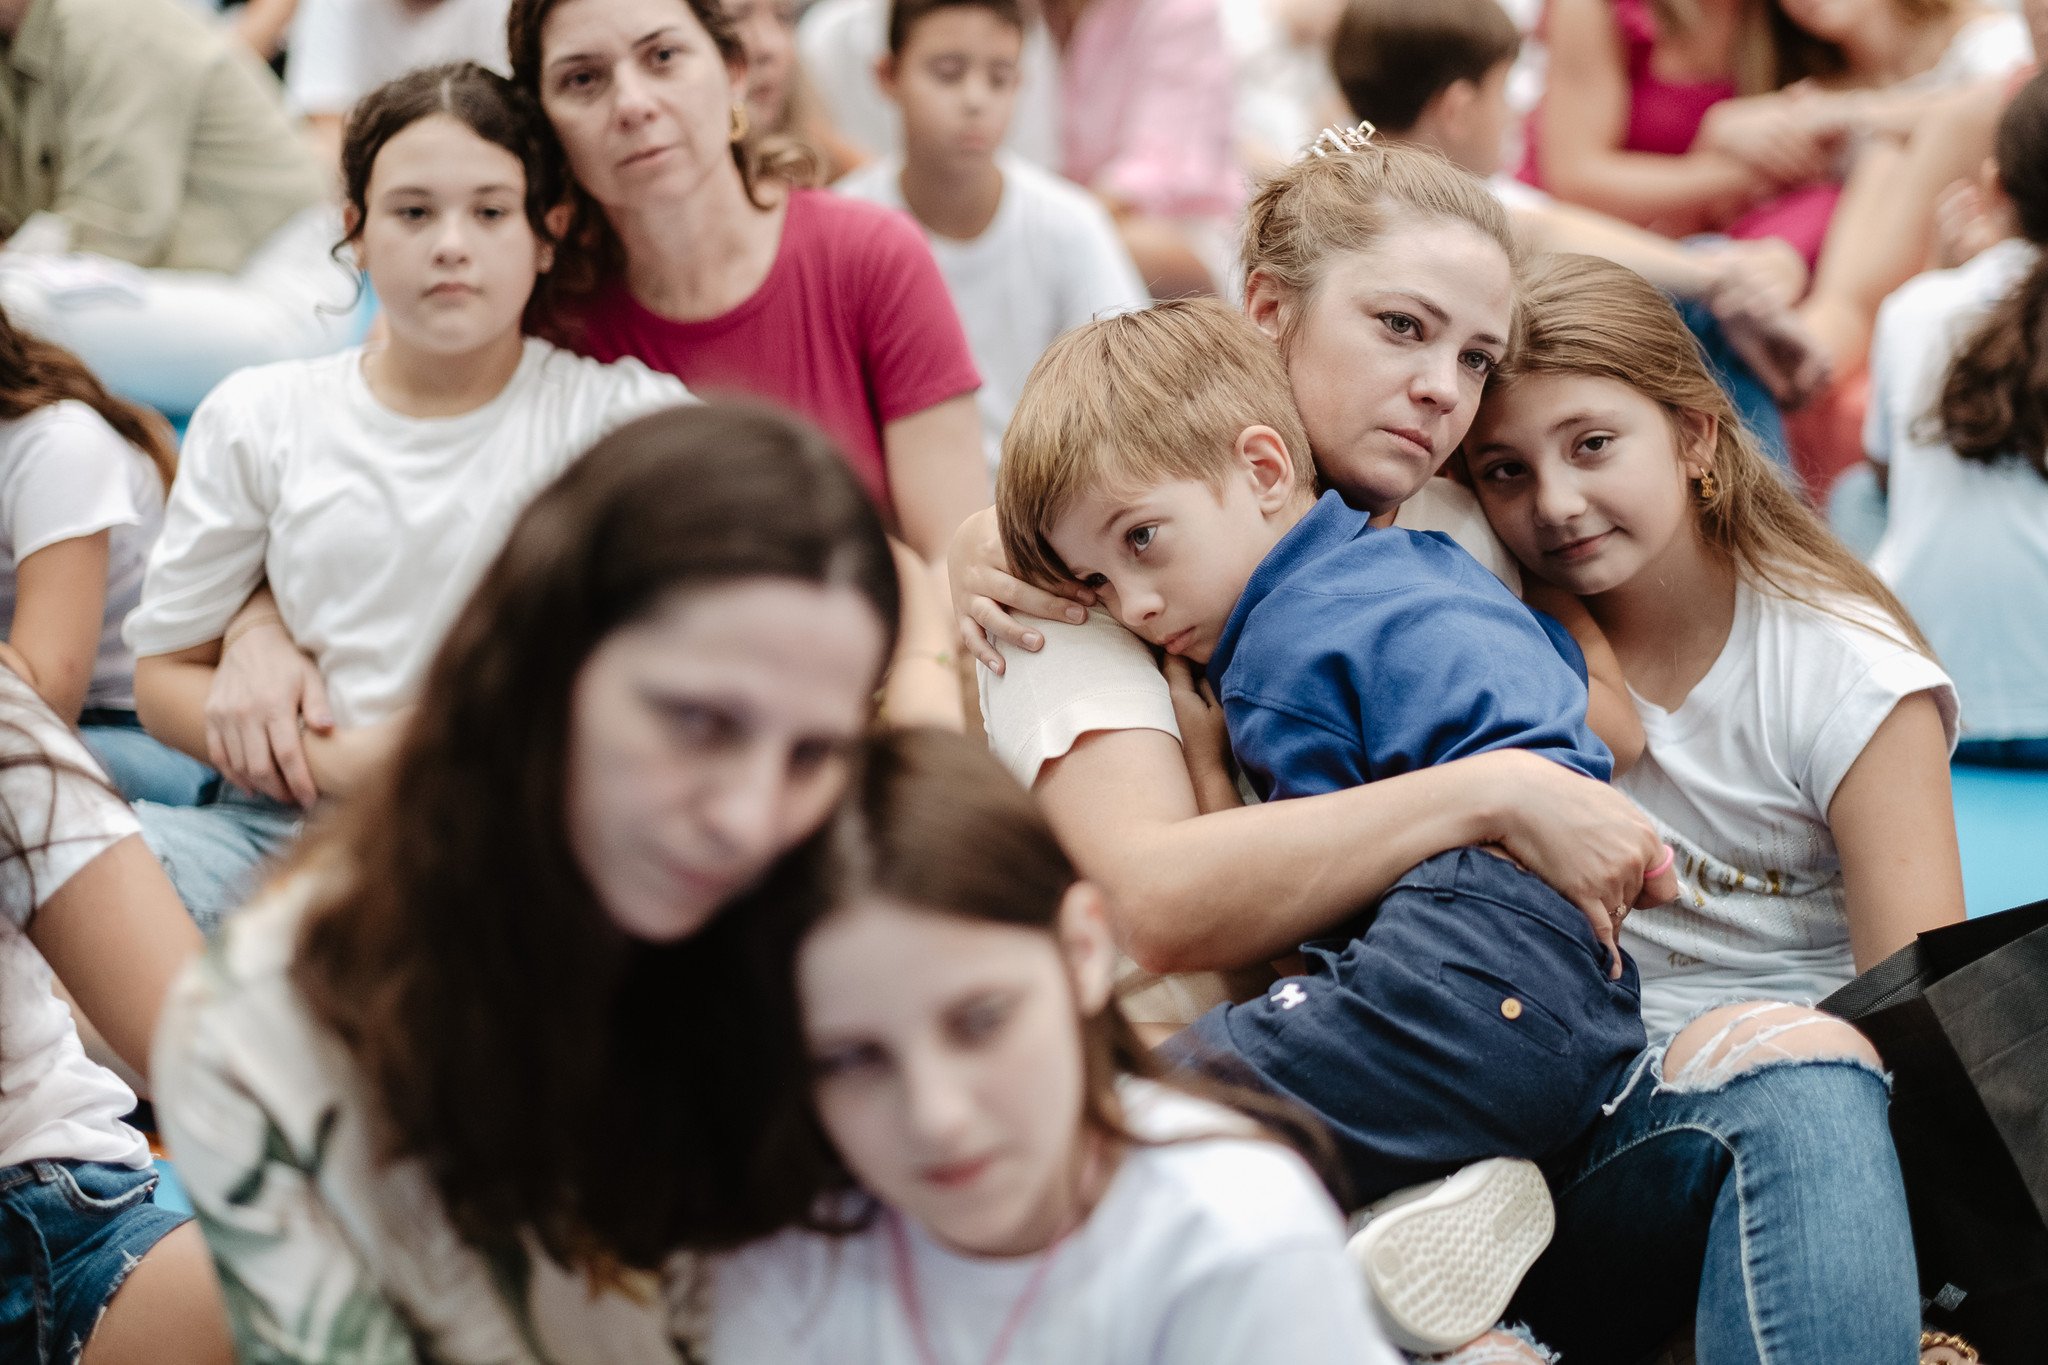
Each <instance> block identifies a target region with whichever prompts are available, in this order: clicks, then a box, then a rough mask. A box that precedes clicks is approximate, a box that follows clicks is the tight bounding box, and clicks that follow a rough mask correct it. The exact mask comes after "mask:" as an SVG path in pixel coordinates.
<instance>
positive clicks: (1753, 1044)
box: [1658, 1002, 1884, 1094]
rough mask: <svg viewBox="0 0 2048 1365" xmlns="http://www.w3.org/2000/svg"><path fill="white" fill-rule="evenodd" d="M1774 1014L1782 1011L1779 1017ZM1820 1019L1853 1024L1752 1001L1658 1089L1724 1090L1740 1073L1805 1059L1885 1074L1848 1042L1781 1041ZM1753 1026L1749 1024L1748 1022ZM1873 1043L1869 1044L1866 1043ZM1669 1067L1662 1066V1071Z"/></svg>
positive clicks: (1793, 1007) (1836, 1025) (1830, 1023)
mask: <svg viewBox="0 0 2048 1365" xmlns="http://www.w3.org/2000/svg"><path fill="white" fill-rule="evenodd" d="M1772 1016H1776V1019H1775V1021H1773V1018H1772ZM1816 1025H1821V1026H1827V1027H1832V1028H1847V1027H1848V1026H1847V1025H1846V1024H1844V1023H1842V1021H1841V1020H1839V1019H1836V1018H1834V1017H1832V1016H1831V1015H1826V1014H1820V1013H1816V1012H1815V1011H1813V1010H1809V1009H1804V1008H1801V1007H1799V1006H1797V1005H1785V1004H1779V1003H1776V1002H1770V1003H1765V1004H1758V1005H1752V1006H1750V1007H1749V1008H1747V1009H1744V1010H1741V1011H1739V1012H1738V1013H1736V1014H1735V1015H1734V1016H1733V1017H1731V1018H1730V1019H1729V1020H1728V1021H1727V1022H1726V1023H1724V1024H1723V1025H1722V1026H1721V1028H1720V1029H1719V1030H1718V1031H1717V1032H1716V1033H1715V1034H1714V1036H1713V1037H1711V1038H1709V1039H1707V1041H1706V1042H1704V1043H1702V1044H1701V1045H1700V1046H1699V1047H1698V1048H1696V1049H1695V1050H1694V1051H1693V1054H1692V1055H1691V1056H1690V1057H1688V1058H1686V1060H1685V1064H1684V1065H1683V1066H1681V1067H1679V1068H1678V1072H1677V1074H1676V1075H1661V1076H1660V1079H1659V1083H1658V1089H1660V1090H1669V1091H1675V1092H1678V1093H1681V1094H1683V1093H1687V1092H1696V1091H1702V1090H1718V1089H1720V1088H1721V1087H1722V1086H1724V1085H1726V1084H1728V1082H1730V1081H1732V1080H1734V1079H1735V1078H1736V1077H1737V1076H1741V1075H1744V1074H1746V1073H1748V1072H1751V1071H1758V1070H1761V1069H1763V1068H1765V1067H1769V1066H1777V1065H1791V1064H1795V1063H1800V1062H1838V1063H1847V1064H1849V1065H1852V1066H1860V1067H1863V1068H1864V1069H1865V1070H1868V1071H1871V1072H1874V1073H1876V1074H1877V1075H1880V1076H1882V1075H1883V1074H1884V1072H1883V1068H1881V1067H1879V1066H1877V1065H1875V1064H1873V1063H1872V1061H1871V1060H1870V1058H1869V1057H1868V1056H1867V1055H1865V1053H1864V1051H1862V1050H1861V1049H1859V1048H1857V1047H1855V1046H1853V1045H1845V1046H1844V1047H1843V1048H1842V1049H1841V1050H1840V1051H1832V1050H1829V1051H1821V1050H1813V1049H1800V1048H1797V1047H1794V1046H1789V1045H1787V1043H1785V1042H1781V1041H1780V1040H1781V1039H1784V1038H1785V1036H1786V1035H1787V1034H1792V1033H1797V1032H1799V1031H1800V1030H1802V1029H1809V1028H1812V1027H1814V1026H1816ZM1746 1026H1747V1027H1746ZM1864 1046H1865V1047H1868V1044H1865V1045H1864ZM1663 1070H1664V1068H1663V1067H1661V1066H1660V1072H1661V1071H1663Z"/></svg>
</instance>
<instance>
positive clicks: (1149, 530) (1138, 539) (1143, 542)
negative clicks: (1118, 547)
mask: <svg viewBox="0 0 2048 1365" xmlns="http://www.w3.org/2000/svg"><path fill="white" fill-rule="evenodd" d="M1158 534H1159V528H1158V527H1157V526H1133V527H1132V528H1131V530H1130V533H1129V534H1128V535H1126V536H1125V537H1124V539H1125V540H1127V541H1129V542H1130V544H1131V548H1132V549H1133V550H1136V551H1137V552H1138V553H1139V554H1143V553H1144V552H1145V550H1146V548H1147V547H1149V546H1150V545H1151V544H1152V540H1153V537H1155V536H1157V535H1158Z"/></svg>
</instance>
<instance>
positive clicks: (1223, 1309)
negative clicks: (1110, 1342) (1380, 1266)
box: [1154, 1246, 1401, 1365]
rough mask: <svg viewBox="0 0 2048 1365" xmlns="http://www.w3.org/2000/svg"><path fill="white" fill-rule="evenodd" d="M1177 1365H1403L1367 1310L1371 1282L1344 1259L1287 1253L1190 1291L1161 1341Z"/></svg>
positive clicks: (1178, 1302) (1305, 1249)
mask: <svg viewBox="0 0 2048 1365" xmlns="http://www.w3.org/2000/svg"><path fill="white" fill-rule="evenodd" d="M1154 1355H1155V1358H1156V1359H1159V1360H1170V1361H1172V1362H1174V1365H1211V1362H1213V1365H1240V1363H1241V1362H1243V1361H1247V1360H1284V1361H1287V1362H1288V1365H1400V1363H1401V1357H1400V1356H1399V1355H1398V1354H1397V1353H1396V1352H1395V1350H1394V1348H1393V1347H1392V1346H1390V1345H1388V1344H1387V1340H1386V1337H1385V1336H1384V1335H1383V1334H1382V1333H1381V1331H1380V1329H1379V1326H1378V1324H1376V1323H1375V1322H1374V1321H1373V1320H1372V1317H1371V1316H1370V1314H1369V1313H1368V1312H1367V1310H1366V1306H1365V1288H1364V1282H1363V1281H1362V1280H1361V1279H1360V1278H1359V1275H1358V1272H1357V1271H1355V1270H1354V1269H1352V1267H1351V1263H1350V1262H1349V1261H1348V1260H1347V1259H1346V1258H1345V1257H1344V1256H1343V1255H1342V1254H1341V1253H1337V1252H1333V1251H1332V1250H1331V1249H1330V1248H1327V1247H1320V1246H1301V1247H1282V1248H1279V1249H1277V1250H1274V1251H1271V1252H1268V1253H1266V1254H1264V1255H1261V1256H1259V1257H1257V1258H1256V1259H1253V1260H1250V1261H1248V1262H1245V1263H1241V1264H1238V1265H1234V1266H1232V1267H1230V1268H1229V1270H1228V1271H1223V1272H1217V1273H1215V1274H1211V1275H1208V1276H1205V1277H1204V1278H1203V1279H1200V1280H1197V1281H1195V1282H1194V1283H1192V1284H1189V1285H1186V1286H1184V1287H1183V1288H1182V1290H1181V1292H1180V1293H1179V1295H1177V1296H1176V1298H1175V1300H1174V1303H1173V1305H1172V1307H1171V1308H1170V1309H1169V1310H1168V1314H1167V1321H1166V1325H1165V1330H1164V1331H1163V1332H1162V1333H1161V1334H1160V1340H1159V1349H1158V1350H1157V1351H1156V1352H1155V1353H1154Z"/></svg>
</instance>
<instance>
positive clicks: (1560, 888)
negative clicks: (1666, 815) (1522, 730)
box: [1465, 749, 1678, 977]
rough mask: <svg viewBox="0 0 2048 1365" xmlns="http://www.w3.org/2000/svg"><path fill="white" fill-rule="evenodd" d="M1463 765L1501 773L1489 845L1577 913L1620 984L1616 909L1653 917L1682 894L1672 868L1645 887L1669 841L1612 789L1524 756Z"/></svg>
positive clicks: (1509, 753) (1504, 754)
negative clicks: (1652, 910)
mask: <svg viewBox="0 0 2048 1365" xmlns="http://www.w3.org/2000/svg"><path fill="white" fill-rule="evenodd" d="M1465 761H1466V762H1473V763H1477V762H1482V761H1484V762H1489V763H1492V764H1494V765H1495V766H1496V769H1497V770H1496V771H1495V772H1494V773H1493V774H1492V775H1491V782H1492V791H1493V793H1494V811H1495V822H1496V823H1497V825H1498V827H1499V832H1498V833H1497V834H1496V835H1495V836H1494V838H1493V839H1492V840H1490V841H1489V842H1492V843H1497V844H1499V845H1500V846H1501V847H1502V848H1504V849H1506V850H1507V851H1508V852H1509V853H1510V854H1512V855H1513V856H1514V858H1515V859H1516V861H1518V862H1520V863H1521V864H1522V865H1523V866H1524V867H1526V868H1528V869H1529V871H1531V872H1533V873H1535V874H1536V875H1537V876H1538V877H1541V878H1542V879H1543V880H1544V881H1545V882H1547V883H1549V885H1550V886H1551V888H1552V889H1553V890H1555V891H1556V892H1557V893H1558V894H1559V895H1560V896H1563V897H1564V898H1565V899H1566V900H1568V901H1570V902H1571V903H1572V904H1573V905H1576V906H1577V907H1578V908H1579V913H1580V914H1582V915H1584V916H1585V917H1586V922H1587V923H1588V924H1590V925H1592V926H1593V936H1594V937H1595V938H1597V939H1599V940H1600V942H1601V943H1603V944H1605V945H1606V947H1607V948H1608V950H1609V951H1610V952H1611V953H1612V954H1613V964H1614V965H1613V969H1612V975H1613V976H1615V977H1619V976H1620V975H1621V952H1620V944H1619V943H1618V942H1617V941H1616V937H1615V934H1616V930H1617V928H1618V927H1619V925H1620V922H1621V919H1620V916H1618V915H1617V914H1616V913H1615V912H1616V911H1617V909H1622V908H1624V907H1635V908H1638V909H1647V908H1648V907H1650V906H1653V905H1662V904H1664V903H1665V902H1666V901H1668V900H1670V899H1672V898H1673V897H1674V896H1676V895H1677V894H1678V876H1677V873H1676V872H1675V871H1674V870H1672V869H1671V868H1666V869H1664V871H1663V872H1662V873H1660V874H1659V875H1658V876H1656V877H1655V878H1652V879H1649V880H1647V881H1646V880H1645V879H1644V876H1643V874H1644V872H1645V871H1647V870H1648V869H1649V868H1651V867H1654V866H1656V865H1657V864H1658V863H1659V862H1661V861H1662V860H1663V857H1664V846H1663V840H1661V839H1660V838H1659V837H1658V835H1657V827H1656V826H1655V825H1653V824H1652V823H1650V817H1649V816H1647V815H1645V814H1643V813H1642V811H1640V810H1638V809H1637V808H1636V804H1635V802H1633V801H1631V800H1629V799H1628V798H1627V797H1626V796H1623V795H1622V794H1621V793H1620V792H1618V791H1616V790H1615V789H1614V788H1612V787H1610V786H1608V785H1607V784H1606V783H1604V782H1595V781H1594V780H1593V779H1592V778H1590V777H1584V776H1581V775H1580V774H1578V773H1575V772H1572V771H1570V770H1569V769H1567V768H1564V767H1562V766H1560V765H1558V764H1556V763H1552V762H1551V761H1550V760H1549V759H1547V758H1539V757H1537V756H1536V755H1535V754H1532V753H1529V752H1527V751H1525V750H1521V749H1507V750H1501V751H1499V752H1497V753H1492V754H1482V755H1479V756H1478V757H1476V758H1473V759H1468V760H1465ZM1624 913H1625V910H1624Z"/></svg>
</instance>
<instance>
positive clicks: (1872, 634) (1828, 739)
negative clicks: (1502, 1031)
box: [1615, 583, 1956, 1038]
mask: <svg viewBox="0 0 2048 1365" xmlns="http://www.w3.org/2000/svg"><path fill="white" fill-rule="evenodd" d="M1845 609H1846V610H1849V611H1851V612H1852V613H1854V614H1855V615H1856V616H1857V617H1858V618H1859V619H1860V620H1862V621H1864V622H1867V623H1868V624H1862V625H1859V624H1852V623H1851V622H1849V621H1846V620H1843V619H1842V618H1841V617H1838V616H1834V615H1830V614H1829V613H1827V612H1823V611H1821V610H1820V609H1818V608H1816V607H1810V606H1807V605H1806V604H1805V603H1803V602H1794V601H1790V600H1788V599H1786V598H1783V597H1778V596H1775V595H1772V594H1767V593H1764V592H1759V591H1757V590H1756V589H1754V588H1752V587H1750V586H1749V585H1748V584H1747V583H1745V584H1743V585H1742V586H1741V587H1739V588H1738V589H1737V590H1736V597H1735V624H1734V626H1733V628H1731V629H1730V630H1729V632H1728V642H1727V643H1726V644H1725V645H1723V646H1722V647H1721V654H1720V657H1719V658H1717V659H1715V661H1714V665H1713V667H1711V668H1709V669H1708V670H1707V674H1706V676H1705V677H1703V678H1701V679H1700V681H1699V682H1698V683H1697V684H1696V685H1695V686H1694V687H1693V689H1692V691H1691V692H1690V693H1688V694H1687V695H1686V698H1685V701H1684V702H1683V703H1682V704H1681V705H1680V706H1679V707H1678V709H1677V710H1675V711H1666V710H1664V709H1663V708H1662V707H1659V706H1655V705H1653V704H1651V703H1650V702H1647V701H1644V700H1643V699H1642V698H1641V697H1637V698H1636V699H1635V703H1636V714H1637V715H1638V716H1640V717H1641V718H1642V722H1643V730H1644V733H1645V735H1646V736H1647V739H1648V743H1647V745H1646V746H1645V748H1644V750H1643V756H1642V758H1640V759H1638V760H1637V762H1636V765H1635V766H1634V767H1632V768H1630V769H1629V770H1628V772H1626V773H1625V774H1623V775H1622V776H1621V777H1620V778H1619V779H1617V780H1616V782H1615V786H1616V787H1618V788H1620V789H1621V790H1622V791H1623V792H1626V793H1627V794H1628V795H1629V796H1631V797H1633V798H1634V799H1635V802H1636V804H1637V805H1639V806H1641V807H1642V808H1643V810H1644V811H1645V812H1646V813H1647V814H1648V815H1649V816H1650V818H1651V819H1653V820H1654V821H1656V823H1657V829H1658V831H1659V832H1660V833H1661V834H1662V835H1663V836H1664V841H1665V842H1666V843H1668V844H1670V845H1671V847H1672V848H1673V849H1675V850H1676V851H1677V854H1678V864H1677V872H1678V882H1679V894H1678V898H1677V899H1676V900H1674V901H1673V902H1671V903H1670V904H1669V905H1661V906H1658V907H1656V908H1655V909H1651V910H1638V911H1637V912H1635V913H1634V914H1632V915H1630V916H1629V917H1628V921H1627V923H1626V924H1625V925H1623V927H1622V939H1621V942H1622V946H1623V947H1624V948H1626V949H1627V950H1628V951H1629V953H1630V954H1631V955H1632V956H1633V957H1634V958H1635V960H1636V965H1637V966H1638V967H1639V968H1640V969H1641V971H1642V978H1643V1023H1644V1024H1645V1026H1647V1027H1648V1029H1649V1031H1650V1036H1651V1037H1653V1038H1654V1037H1657V1036H1659V1035H1660V1034H1666V1033H1670V1032H1673V1031H1675V1030H1676V1029H1678V1028H1679V1027H1680V1026H1681V1025H1683V1024H1684V1023H1685V1022H1686V1020H1687V1019H1689V1018H1691V1017H1692V1016H1693V1015H1694V1014H1696V1013H1698V1012H1699V1011H1700V1010H1702V1009H1705V1008H1707V1007H1708V1006H1710V1005H1715V1004H1719V1003H1722V1002H1724V1001H1727V1000H1731V999H1747V998H1751V997H1760V998H1769V999H1777V1000H1794V1001H1805V1002H1811V1001H1815V1000H1818V999H1820V998H1821V997H1822V996H1825V995H1827V994H1829V993H1830V992H1832V991H1834V990H1836V989H1837V988H1839V987H1841V986H1844V985H1847V984H1848V982H1849V979H1850V978H1851V977H1853V976H1854V975H1855V974H1856V964H1855V960H1854V958H1853V957H1852V956H1851V954H1850V951H1849V919H1848V914H1847V903H1846V900H1845V898H1844V895H1843V891H1842V864H1841V860H1840V858H1839V857H1837V855H1836V853H1835V840H1834V836H1833V835H1832V834H1831V833H1830V832H1829V830H1828V817H1827V811H1828V805H1829V803H1830V802H1832V801H1833V800H1834V799H1835V789H1836V787H1838V786H1839V785H1841V781H1842V778H1843V776H1844V775H1845V774H1847V773H1848V771H1849V768H1850V766H1851V765H1852V764H1854V763H1855V761H1856V758H1857V756H1858V755H1859V754H1861V753H1862V752H1863V746H1864V745H1865V744H1867V743H1868V742H1869V740H1870V737H1871V736H1872V735H1873V734H1875V733H1876V732H1877V727H1878V726H1879V725H1881V724H1883V723H1884V720H1885V718H1886V717H1887V716H1889V715H1891V713H1892V708H1893V707H1895V706H1897V705H1898V703H1899V702H1900V700H1901V699H1903V698H1905V697H1908V696H1910V695H1912V694H1913V693H1915V692H1926V691H1931V692H1932V693H1933V694H1934V699H1935V703H1936V705H1937V706H1938V707H1939V708H1940V710H1941V716H1942V723H1943V725H1944V726H1945V727H1946V728H1947V731H1948V737H1949V743H1950V744H1951V745H1953V744H1954V743H1955V733H1956V732H1955V719H1956V699H1955V689H1954V688H1953V687H1952V686H1951V685H1950V684H1949V680H1948V675H1947V674H1945V673H1943V672H1942V671H1941V668H1940V666H1939V665H1937V664H1935V663H1934V662H1933V661H1932V660H1931V659H1928V658H1927V657H1926V656H1925V655H1922V654H1919V653H1917V652H1915V651H1914V650H1912V649H1909V648H1908V647H1906V646H1905V645H1904V644H1902V643H1899V642H1898V641H1896V640H1893V639H1889V638H1886V636H1885V635H1883V634H1882V633H1880V632H1881V630H1882V629H1883V628H1884V624H1883V622H1882V618H1881V617H1879V616H1878V614H1877V613H1876V612H1875V611H1874V610H1873V609H1869V608H1863V607H1861V606H1859V605H1856V604H1849V605H1847V606H1846V608H1845Z"/></svg>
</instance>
